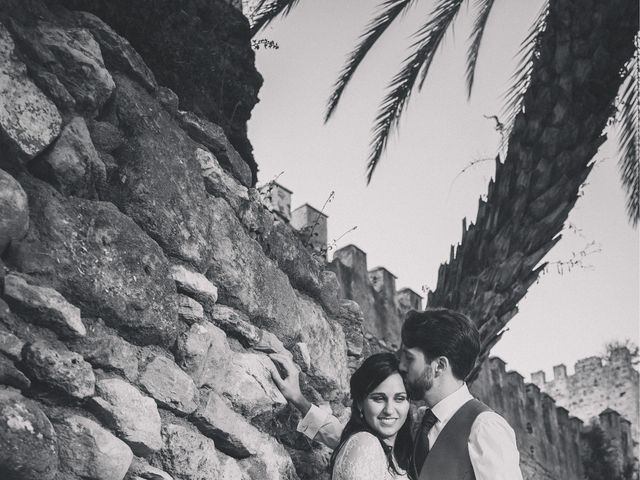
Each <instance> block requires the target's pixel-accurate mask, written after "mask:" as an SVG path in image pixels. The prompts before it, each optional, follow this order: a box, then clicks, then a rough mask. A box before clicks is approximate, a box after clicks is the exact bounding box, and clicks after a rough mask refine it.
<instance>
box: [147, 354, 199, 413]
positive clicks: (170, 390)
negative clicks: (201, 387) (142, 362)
mask: <svg viewBox="0 0 640 480" xmlns="http://www.w3.org/2000/svg"><path fill="white" fill-rule="evenodd" d="M138 382H139V384H140V385H141V386H142V388H143V389H144V390H145V391H146V392H147V393H148V394H149V395H151V396H152V397H153V398H155V399H156V401H157V402H158V403H159V404H160V405H162V406H164V407H166V408H168V409H170V410H173V411H175V412H176V413H177V414H179V415H188V414H190V413H192V412H193V411H194V410H195V409H196V407H197V404H196V400H197V398H198V390H197V389H196V386H195V384H194V383H193V380H191V377H189V375H187V374H186V373H185V372H184V371H183V370H181V369H180V368H179V367H178V366H177V365H176V364H175V363H174V362H173V361H171V360H169V359H168V358H166V357H162V356H160V355H158V356H156V357H154V358H153V360H151V361H150V362H149V363H148V364H147V365H146V366H145V368H144V370H143V371H142V373H141V374H140V379H139V380H138Z"/></svg>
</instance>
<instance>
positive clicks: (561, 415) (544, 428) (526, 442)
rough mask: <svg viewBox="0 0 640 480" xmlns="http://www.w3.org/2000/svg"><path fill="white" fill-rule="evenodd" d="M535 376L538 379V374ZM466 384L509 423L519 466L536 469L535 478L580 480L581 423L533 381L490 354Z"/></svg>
mask: <svg viewBox="0 0 640 480" xmlns="http://www.w3.org/2000/svg"><path fill="white" fill-rule="evenodd" d="M539 373H540V372H539ZM538 378H539V380H542V379H543V375H539V376H538ZM470 388H471V391H472V393H473V394H474V395H475V396H476V397H477V398H479V399H480V400H482V401H483V402H484V403H486V404H487V405H489V406H490V407H491V408H493V409H494V410H495V411H496V412H498V413H499V414H501V415H502V416H504V417H505V418H506V419H507V421H508V422H509V424H510V425H511V426H512V427H513V429H514V431H515V433H516V439H517V443H518V449H519V450H520V455H521V459H522V464H523V468H525V469H526V470H527V471H528V472H537V473H536V476H535V478H563V479H566V480H581V479H582V463H581V457H580V450H579V449H580V442H579V437H580V432H581V431H582V428H583V422H582V421H581V420H580V419H578V418H577V417H575V416H573V415H572V414H571V413H572V412H570V411H569V410H567V409H566V408H564V407H562V406H560V405H557V404H556V401H555V400H554V398H553V397H552V396H551V395H548V394H547V393H544V392H542V391H541V390H540V386H539V385H537V384H535V383H527V382H525V380H524V377H523V376H522V375H521V374H520V373H519V372H517V371H514V370H508V369H507V364H506V362H505V361H504V360H502V359H501V358H499V357H490V358H489V359H487V361H486V362H485V364H484V365H483V368H482V369H481V370H480V374H479V376H478V378H477V380H476V381H475V382H474V383H473V385H471V387H470Z"/></svg>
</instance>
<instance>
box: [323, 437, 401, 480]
mask: <svg viewBox="0 0 640 480" xmlns="http://www.w3.org/2000/svg"><path fill="white" fill-rule="evenodd" d="M396 469H397V470H398V471H399V472H402V473H401V474H396V473H394V472H393V470H390V469H389V464H388V462H387V456H386V455H385V453H384V450H383V449H382V445H380V441H379V440H378V439H377V438H376V437H375V436H374V435H372V434H370V433H368V432H358V433H356V434H354V435H352V436H351V437H350V438H349V440H347V441H346V443H345V444H344V446H343V447H342V449H341V450H340V453H339V454H338V458H337V459H336V463H335V465H334V467H333V474H332V475H331V480H409V477H408V476H407V474H406V473H404V471H403V470H402V469H400V468H399V467H396Z"/></svg>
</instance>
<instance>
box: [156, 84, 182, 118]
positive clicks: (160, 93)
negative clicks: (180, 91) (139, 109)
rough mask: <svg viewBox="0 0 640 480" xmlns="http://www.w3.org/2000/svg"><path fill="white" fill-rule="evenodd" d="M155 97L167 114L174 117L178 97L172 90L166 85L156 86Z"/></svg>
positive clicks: (176, 110) (178, 103)
mask: <svg viewBox="0 0 640 480" xmlns="http://www.w3.org/2000/svg"><path fill="white" fill-rule="evenodd" d="M156 98H157V99H158V101H159V102H160V105H162V106H163V107H164V109H165V110H166V111H167V113H168V114H169V115H171V116H172V117H175V116H176V115H177V114H178V107H179V105H180V99H179V98H178V95H176V94H175V92H174V91H173V90H171V89H170V88H168V87H158V90H157V91H156Z"/></svg>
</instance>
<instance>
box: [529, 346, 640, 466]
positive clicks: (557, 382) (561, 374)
mask: <svg viewBox="0 0 640 480" xmlns="http://www.w3.org/2000/svg"><path fill="white" fill-rule="evenodd" d="M574 370H575V373H574V374H573V375H567V368H566V366H565V365H557V366H555V367H554V368H553V374H554V378H553V380H550V381H546V378H545V375H544V372H535V373H533V374H531V378H532V381H533V382H534V383H536V384H537V385H538V386H539V387H540V389H541V390H543V391H544V392H547V393H548V394H549V395H551V396H552V397H553V398H555V399H556V401H557V402H558V404H559V405H562V406H563V407H565V408H567V409H568V410H569V411H570V412H571V413H572V414H573V415H575V416H576V417H578V418H580V419H581V420H583V421H584V422H585V423H589V422H591V421H592V420H598V418H599V416H600V414H601V413H602V412H603V411H604V410H606V409H612V410H615V411H616V412H618V413H619V414H620V415H622V416H623V417H624V418H626V419H627V420H628V421H629V422H630V423H631V425H632V437H633V438H632V439H630V442H629V444H630V445H632V447H633V448H634V449H635V455H636V456H637V457H640V450H639V447H638V442H640V374H639V373H638V371H637V370H635V368H634V367H633V364H632V358H631V354H630V352H629V350H628V349H627V348H626V347H622V348H619V349H616V350H614V351H613V352H611V355H610V357H609V358H608V359H603V358H601V357H598V356H594V357H588V358H584V359H582V360H579V361H578V362H576V364H575V368H574Z"/></svg>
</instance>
